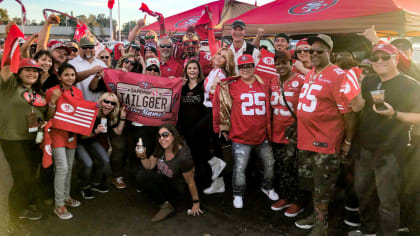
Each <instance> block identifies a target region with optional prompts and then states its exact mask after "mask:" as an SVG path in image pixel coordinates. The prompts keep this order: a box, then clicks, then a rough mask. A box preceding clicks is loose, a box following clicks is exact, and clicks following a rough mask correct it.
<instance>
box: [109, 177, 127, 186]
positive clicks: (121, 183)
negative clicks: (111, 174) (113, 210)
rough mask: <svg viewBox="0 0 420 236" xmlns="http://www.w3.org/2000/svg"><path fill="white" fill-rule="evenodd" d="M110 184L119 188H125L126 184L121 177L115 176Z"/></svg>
mask: <svg viewBox="0 0 420 236" xmlns="http://www.w3.org/2000/svg"><path fill="white" fill-rule="evenodd" d="M112 184H113V185H114V186H115V187H116V188H119V189H124V188H127V184H125V183H124V179H123V177H117V178H114V179H112Z"/></svg>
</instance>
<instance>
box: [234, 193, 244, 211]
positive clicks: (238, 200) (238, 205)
mask: <svg viewBox="0 0 420 236" xmlns="http://www.w3.org/2000/svg"><path fill="white" fill-rule="evenodd" d="M233 207H235V208H238V209H240V208H243V207H244V202H243V200H242V196H233Z"/></svg>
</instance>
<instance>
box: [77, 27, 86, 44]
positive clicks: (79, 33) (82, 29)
mask: <svg viewBox="0 0 420 236" xmlns="http://www.w3.org/2000/svg"><path fill="white" fill-rule="evenodd" d="M86 30H87V26H86V25H85V24H83V23H82V25H80V24H79V23H77V26H76V30H75V31H74V39H76V40H77V42H79V40H80V39H81V38H83V37H84V36H85V34H86Z"/></svg>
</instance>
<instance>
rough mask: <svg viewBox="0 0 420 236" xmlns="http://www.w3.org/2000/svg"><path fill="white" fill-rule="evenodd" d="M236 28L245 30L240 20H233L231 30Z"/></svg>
mask: <svg viewBox="0 0 420 236" xmlns="http://www.w3.org/2000/svg"><path fill="white" fill-rule="evenodd" d="M236 26H239V27H241V28H242V29H245V23H244V22H243V21H241V20H235V21H234V22H233V23H232V28H235V27H236Z"/></svg>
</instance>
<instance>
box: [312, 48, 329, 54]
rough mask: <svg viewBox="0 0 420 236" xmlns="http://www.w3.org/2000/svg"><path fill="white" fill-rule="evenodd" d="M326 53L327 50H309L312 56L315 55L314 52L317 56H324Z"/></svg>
mask: <svg viewBox="0 0 420 236" xmlns="http://www.w3.org/2000/svg"><path fill="white" fill-rule="evenodd" d="M325 51H326V50H324V49H316V50H314V49H309V53H310V54H314V52H316V53H317V54H323V53H324V52H325Z"/></svg>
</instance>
